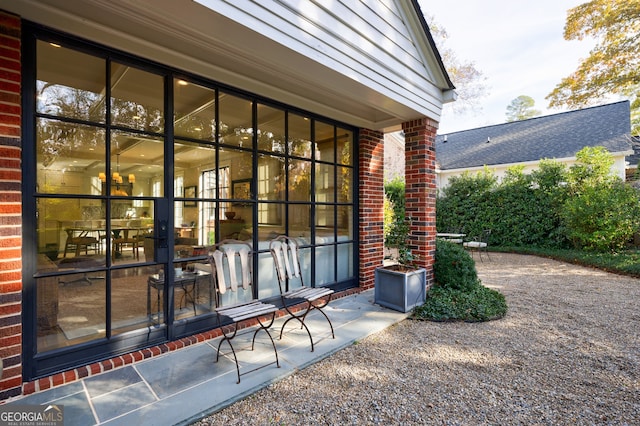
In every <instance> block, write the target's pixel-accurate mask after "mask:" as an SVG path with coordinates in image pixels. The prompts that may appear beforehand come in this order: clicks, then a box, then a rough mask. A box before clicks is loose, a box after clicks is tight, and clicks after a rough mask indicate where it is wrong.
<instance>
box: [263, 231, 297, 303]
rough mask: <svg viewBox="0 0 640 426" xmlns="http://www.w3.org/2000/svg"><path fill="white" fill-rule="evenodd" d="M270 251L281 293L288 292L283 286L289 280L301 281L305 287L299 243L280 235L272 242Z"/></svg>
mask: <svg viewBox="0 0 640 426" xmlns="http://www.w3.org/2000/svg"><path fill="white" fill-rule="evenodd" d="M269 250H270V251H271V255H272V256H273V262H274V265H275V268H276V274H277V275H278V283H279V285H280V291H281V292H284V291H286V290H285V288H283V286H285V285H286V283H287V281H288V280H291V279H294V278H297V279H299V280H300V284H301V285H302V286H304V282H303V280H302V273H301V271H300V252H299V249H298V243H297V241H296V240H295V239H293V238H291V237H287V236H286V235H280V236H278V237H276V238H274V239H273V240H271V242H270V243H269Z"/></svg>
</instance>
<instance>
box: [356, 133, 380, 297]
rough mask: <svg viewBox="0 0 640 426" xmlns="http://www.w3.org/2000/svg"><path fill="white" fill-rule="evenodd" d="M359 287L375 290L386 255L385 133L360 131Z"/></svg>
mask: <svg viewBox="0 0 640 426" xmlns="http://www.w3.org/2000/svg"><path fill="white" fill-rule="evenodd" d="M358 146H359V149H360V155H359V162H360V163H359V166H360V176H359V181H360V205H359V214H360V223H359V224H358V226H359V230H360V253H359V257H360V277H359V278H360V287H361V288H362V289H368V288H373V287H374V285H375V270H376V268H377V267H379V266H382V258H383V256H384V253H383V252H384V239H383V236H382V229H383V220H384V217H383V207H382V206H383V203H384V134H383V133H381V132H376V131H373V130H367V129H360V140H359V145H358Z"/></svg>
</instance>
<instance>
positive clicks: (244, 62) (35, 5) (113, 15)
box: [0, 0, 416, 131]
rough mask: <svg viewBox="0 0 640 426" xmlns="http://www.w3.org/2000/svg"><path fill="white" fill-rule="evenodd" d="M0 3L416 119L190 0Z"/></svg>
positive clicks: (315, 107)
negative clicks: (181, 0)
mask: <svg viewBox="0 0 640 426" xmlns="http://www.w3.org/2000/svg"><path fill="white" fill-rule="evenodd" d="M5 4H6V5H5ZM0 6H1V7H3V8H6V9H7V10H13V11H15V12H16V13H19V14H20V15H21V16H22V17H23V18H25V19H29V20H33V21H35V22H40V23H43V24H45V25H48V26H54V27H55V28H57V29H60V30H63V31H66V32H70V33H74V34H77V35H79V36H82V37H84V38H88V39H91V40H95V41H97V42H100V43H103V44H106V45H109V46H112V47H115V48H119V49H122V50H125V51H128V52H131V53H134V54H137V55H139V56H141V57H145V58H148V59H153V60H156V61H158V62H160V63H164V64H168V65H173V66H175V67H176V68H177V69H183V70H185V71H189V72H193V73H195V74H197V75H202V76H206V77H207V78H212V79H214V80H215V81H219V82H221V83H225V84H229V85H231V86H233V87H240V88H243V89H245V90H248V91H251V92H254V93H258V94H261V95H263V96H267V97H269V98H272V99H275V100H278V101H281V102H284V103H287V104H290V105H294V106H298V107H300V108H302V109H306V110H310V111H313V112H315V113H318V114H321V115H325V116H327V117H330V118H333V119H336V120H340V121H344V122H347V123H349V124H352V125H355V126H359V127H366V128H371V129H379V130H387V131H389V130H397V129H398V128H399V124H400V123H402V122H403V121H407V120H410V119H414V118H416V112H415V111H413V110H411V109H410V108H407V107H406V106H404V105H401V104H399V103H397V102H394V101H392V100H391V99H389V98H387V97H385V96H383V95H382V94H380V93H376V92H374V91H373V90H371V89H368V88H366V87H365V86H364V85H362V84H359V83H358V82H357V81H356V80H355V79H353V78H349V77H347V76H344V75H341V74H339V73H337V72H335V71H332V70H331V69H329V68H326V67H323V66H321V65H319V64H318V63H317V62H315V61H313V60H311V59H309V58H306V57H304V56H302V55H299V54H297V53H295V52H293V51H291V50H289V49H287V48H285V47H283V46H281V45H279V44H277V43H275V42H273V41H271V40H270V39H268V38H266V37H264V36H261V35H259V34H257V33H256V32H254V31H252V30H251V29H249V28H247V27H245V26H243V25H239V24H237V23H235V22H233V21H231V20H229V19H228V18H226V17H223V16H221V15H219V14H217V13H215V12H214V11H211V10H210V9H207V8H205V7H203V6H201V5H199V4H197V3H195V2H175V1H173V0H154V1H153V7H149V5H148V2H146V1H127V0H65V1H64V2H61V1H59V0H21V1H20V2H15V1H14V0H0ZM264 52H268V53H269V54H268V55H265V54H264ZM282 64H286V66H283V65H282ZM301 70H303V71H302V72H301Z"/></svg>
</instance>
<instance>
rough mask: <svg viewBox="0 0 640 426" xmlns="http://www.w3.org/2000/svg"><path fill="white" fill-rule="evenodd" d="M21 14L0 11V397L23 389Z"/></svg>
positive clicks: (12, 394) (2, 398)
mask: <svg viewBox="0 0 640 426" xmlns="http://www.w3.org/2000/svg"><path fill="white" fill-rule="evenodd" d="M20 32H21V23H20V18H18V17H16V16H14V15H9V14H7V13H5V12H2V11H0V359H1V360H2V364H3V367H4V370H3V372H2V376H0V400H4V399H7V398H10V397H12V396H17V395H20V394H21V389H22V361H21V354H22V319H21V314H22V254H21V247H22V228H21V225H22V201H21V197H22V196H21V180H22V172H21V168H20V157H21V152H22V150H21V139H20V134H21V129H20V120H21V112H22V111H21V106H20V83H21V74H20V68H21V67H20Z"/></svg>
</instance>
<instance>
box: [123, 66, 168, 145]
mask: <svg viewBox="0 0 640 426" xmlns="http://www.w3.org/2000/svg"><path fill="white" fill-rule="evenodd" d="M140 82H144V84H140ZM110 84H111V122H112V123H113V124H118V125H121V126H125V127H129V128H131V129H137V130H145V131H150V132H158V133H159V132H162V131H164V84H163V78H162V76H159V75H156V74H151V73H149V72H146V71H142V70H140V69H137V68H134V67H131V66H129V65H125V64H120V63H117V62H112V63H111V75H110Z"/></svg>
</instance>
